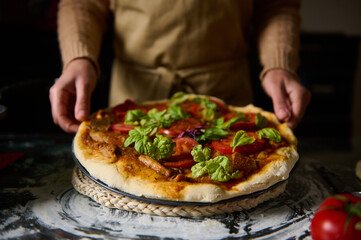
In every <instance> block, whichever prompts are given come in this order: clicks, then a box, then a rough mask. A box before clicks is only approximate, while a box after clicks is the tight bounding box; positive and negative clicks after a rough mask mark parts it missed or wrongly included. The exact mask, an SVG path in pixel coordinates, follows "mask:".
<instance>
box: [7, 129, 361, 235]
mask: <svg viewBox="0 0 361 240" xmlns="http://www.w3.org/2000/svg"><path fill="white" fill-rule="evenodd" d="M71 141H72V139H71V137H70V136H56V135H55V136H52V135H49V136H46V135H31V136H26V135H6V136H1V135H0V149H1V150H0V165H2V163H1V162H3V160H4V158H5V157H6V156H9V155H8V154H9V153H12V154H13V153H16V154H15V156H18V157H17V158H18V159H16V160H15V161H14V162H13V163H11V164H10V163H9V164H10V165H9V166H6V167H5V166H3V165H4V164H3V165H2V166H3V169H2V170H0V185H1V187H0V238H1V239H119V238H120V239H121V238H124V239H311V237H310V230H309V226H310V222H311V219H312V217H313V214H314V212H315V211H316V210H317V208H318V206H319V205H320V203H321V202H322V201H323V200H324V199H325V198H326V197H328V196H329V195H331V194H334V193H337V192H352V191H360V190H361V182H360V181H359V180H358V179H357V178H356V176H355V174H354V166H355V164H356V161H357V160H359V159H361V156H360V155H357V154H356V153H355V152H354V151H351V150H347V149H346V150H345V149H344V150H336V149H334V148H331V147H327V146H325V147H324V148H322V149H320V148H317V149H316V148H313V147H312V145H308V144H307V143H306V144H302V143H301V145H300V146H301V147H300V149H299V152H300V155H301V158H300V161H299V164H298V165H297V167H296V168H295V171H294V172H293V173H292V175H291V177H290V178H289V180H288V184H287V187H286V191H285V192H284V193H283V194H281V195H280V196H279V197H277V198H276V199H273V200H270V201H267V202H265V203H262V204H261V205H259V206H257V207H256V208H253V209H250V210H244V211H241V212H235V213H232V214H220V215H215V216H212V217H203V218H183V217H159V216H149V215H146V214H142V213H136V212H129V211H125V210H117V209H109V208H107V207H104V206H102V205H100V204H98V203H96V202H95V201H93V200H91V199H90V198H88V197H86V196H84V195H81V194H79V193H78V192H77V191H75V190H74V189H73V187H72V185H71V175H72V170H73V167H74V162H73V159H72V154H71ZM1 156H2V159H1ZM4 156H5V157H4ZM13 160H14V159H13Z"/></svg>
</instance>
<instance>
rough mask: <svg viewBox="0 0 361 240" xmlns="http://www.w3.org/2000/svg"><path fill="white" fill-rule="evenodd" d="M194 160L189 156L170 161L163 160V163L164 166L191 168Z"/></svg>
mask: <svg viewBox="0 0 361 240" xmlns="http://www.w3.org/2000/svg"><path fill="white" fill-rule="evenodd" d="M194 164H196V162H195V161H194V160H193V159H192V156H191V158H190V159H189V158H188V159H187V158H185V159H181V160H177V161H170V162H164V163H163V165H164V166H166V167H173V168H191V167H192V166H193V165H194Z"/></svg>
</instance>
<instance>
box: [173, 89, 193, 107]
mask: <svg viewBox="0 0 361 240" xmlns="http://www.w3.org/2000/svg"><path fill="white" fill-rule="evenodd" d="M187 100H188V94H186V93H184V92H176V93H175V94H173V96H172V97H171V98H170V100H169V105H170V106H174V105H178V104H181V103H183V102H185V101H187Z"/></svg>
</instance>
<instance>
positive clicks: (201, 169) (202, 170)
mask: <svg viewBox="0 0 361 240" xmlns="http://www.w3.org/2000/svg"><path fill="white" fill-rule="evenodd" d="M191 171H192V176H193V177H194V178H197V177H201V176H203V175H204V174H207V173H208V170H207V165H206V162H199V163H197V164H196V165H193V167H192V168H191Z"/></svg>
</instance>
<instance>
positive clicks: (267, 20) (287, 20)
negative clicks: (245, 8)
mask: <svg viewBox="0 0 361 240" xmlns="http://www.w3.org/2000/svg"><path fill="white" fill-rule="evenodd" d="M299 9H300V1H299V0H259V1H256V2H255V21H256V26H257V37H258V50H259V59H260V62H261V64H262V66H263V70H262V72H261V73H260V79H261V80H262V79H263V77H264V75H265V73H266V72H267V71H268V70H270V69H274V68H282V69H285V70H287V71H289V72H290V73H292V74H293V75H295V76H297V74H296V69H297V67H298V65H299V37H300V36H299V35H300V22H301V19H300V14H299Z"/></svg>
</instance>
